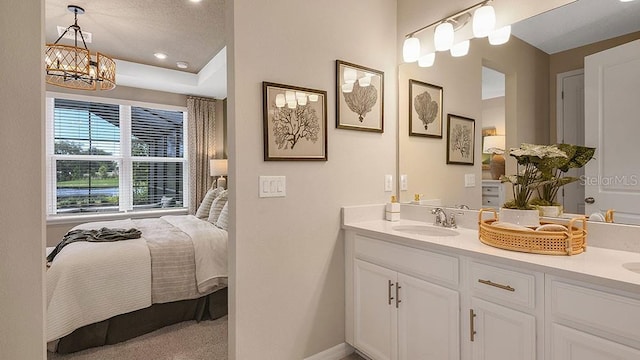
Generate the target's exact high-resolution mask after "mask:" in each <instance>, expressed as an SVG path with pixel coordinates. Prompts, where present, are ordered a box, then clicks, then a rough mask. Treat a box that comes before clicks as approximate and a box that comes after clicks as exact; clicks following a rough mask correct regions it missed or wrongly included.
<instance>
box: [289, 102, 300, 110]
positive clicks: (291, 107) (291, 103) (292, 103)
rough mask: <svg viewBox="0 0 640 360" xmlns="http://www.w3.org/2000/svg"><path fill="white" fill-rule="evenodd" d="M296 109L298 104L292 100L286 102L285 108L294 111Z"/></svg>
mask: <svg viewBox="0 0 640 360" xmlns="http://www.w3.org/2000/svg"><path fill="white" fill-rule="evenodd" d="M296 107H298V102H297V101H295V100H293V101H287V108H289V109H295V108H296Z"/></svg>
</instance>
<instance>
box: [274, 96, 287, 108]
mask: <svg viewBox="0 0 640 360" xmlns="http://www.w3.org/2000/svg"><path fill="white" fill-rule="evenodd" d="M286 104H287V101H286V100H285V98H284V94H278V95H276V107H279V108H281V107H284V106H285V105H286Z"/></svg>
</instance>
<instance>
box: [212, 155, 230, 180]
mask: <svg viewBox="0 0 640 360" xmlns="http://www.w3.org/2000/svg"><path fill="white" fill-rule="evenodd" d="M209 175H211V176H224V175H227V159H211V160H209Z"/></svg>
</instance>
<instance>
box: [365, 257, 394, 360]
mask: <svg viewBox="0 0 640 360" xmlns="http://www.w3.org/2000/svg"><path fill="white" fill-rule="evenodd" d="M354 275H355V279H354V287H355V291H354V296H355V309H354V310H355V334H354V335H355V346H356V347H357V348H358V350H360V351H362V352H364V353H365V354H366V355H367V356H369V357H371V358H372V359H375V360H396V359H397V355H398V343H397V331H396V329H397V319H396V314H397V312H396V304H395V299H396V298H395V296H396V290H395V286H396V276H397V275H396V272H395V271H392V270H389V269H386V268H383V267H381V266H378V265H374V264H371V263H368V262H366V261H362V260H358V259H356V260H355V274H354Z"/></svg>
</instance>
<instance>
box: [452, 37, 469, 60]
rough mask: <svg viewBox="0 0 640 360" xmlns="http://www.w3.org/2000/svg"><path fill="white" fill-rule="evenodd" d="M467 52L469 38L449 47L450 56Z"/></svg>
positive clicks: (457, 55) (463, 54)
mask: <svg viewBox="0 0 640 360" xmlns="http://www.w3.org/2000/svg"><path fill="white" fill-rule="evenodd" d="M468 53H469V40H465V41H462V42H459V43H457V44H455V45H453V46H452V47H451V56H453V57H461V56H465V55H467V54H468Z"/></svg>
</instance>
